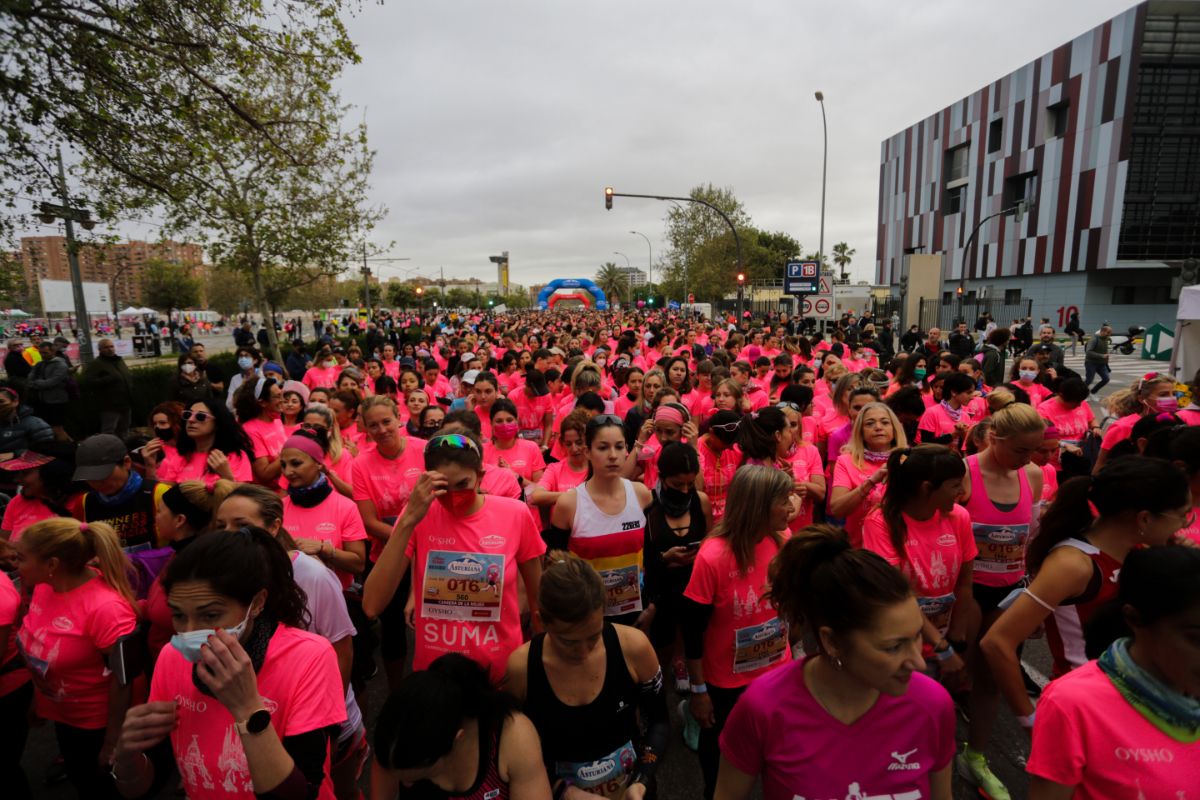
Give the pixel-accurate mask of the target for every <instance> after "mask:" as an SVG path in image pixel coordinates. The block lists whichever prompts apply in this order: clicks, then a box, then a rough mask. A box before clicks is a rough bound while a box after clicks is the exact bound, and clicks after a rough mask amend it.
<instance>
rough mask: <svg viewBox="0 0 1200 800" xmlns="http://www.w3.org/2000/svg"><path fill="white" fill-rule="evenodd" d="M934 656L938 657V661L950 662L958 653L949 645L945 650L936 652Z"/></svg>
mask: <svg viewBox="0 0 1200 800" xmlns="http://www.w3.org/2000/svg"><path fill="white" fill-rule="evenodd" d="M933 655H934V656H935V657H937V660H938V661H949V660H950V659H952V658H954V656H956V655H957V653H955V652H954V648H953V647H950V646H949V645H947V646H946V649H945V650H934V651H933Z"/></svg>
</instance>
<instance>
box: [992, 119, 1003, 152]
mask: <svg viewBox="0 0 1200 800" xmlns="http://www.w3.org/2000/svg"><path fill="white" fill-rule="evenodd" d="M1002 149H1004V120H1002V119H994V120H992V121H991V124H989V125H988V152H989V153H998V152H1000V151H1001V150H1002Z"/></svg>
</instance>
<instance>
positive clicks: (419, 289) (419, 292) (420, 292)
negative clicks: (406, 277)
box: [417, 286, 425, 295]
mask: <svg viewBox="0 0 1200 800" xmlns="http://www.w3.org/2000/svg"><path fill="white" fill-rule="evenodd" d="M417 294H419V295H421V294H425V289H424V288H422V287H420V286H418V287H417Z"/></svg>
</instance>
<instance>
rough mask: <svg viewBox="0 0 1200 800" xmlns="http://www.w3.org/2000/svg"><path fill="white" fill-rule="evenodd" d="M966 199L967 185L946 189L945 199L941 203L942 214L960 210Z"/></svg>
mask: <svg viewBox="0 0 1200 800" xmlns="http://www.w3.org/2000/svg"><path fill="white" fill-rule="evenodd" d="M966 199H967V187H965V186H955V187H954V188H953V189H947V190H946V200H945V202H943V203H942V213H943V214H957V213H958V212H960V211H962V209H963V203H965V202H966Z"/></svg>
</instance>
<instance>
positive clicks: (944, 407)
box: [917, 372, 975, 451]
mask: <svg viewBox="0 0 1200 800" xmlns="http://www.w3.org/2000/svg"><path fill="white" fill-rule="evenodd" d="M941 388H942V391H941V395H940V397H941V401H940V402H939V403H937V404H936V405H932V406H930V407H929V408H927V409H926V410H925V413H924V414H923V415H921V421H920V422H918V423H917V442H918V443H919V444H943V445H946V446H947V447H949V448H950V449H951V450H956V451H957V450H962V449H963V445H964V443H965V442H966V438H967V431H968V430H969V429H970V427H971V425H972V424H973V422H974V421H973V420H972V419H971V414H970V411H969V410H968V408H967V406H968V404H969V403H970V402H971V400H973V399H974V397H975V381H973V380H971V376H970V375H964V374H963V373H961V372H951V373H948V374H946V375H945V376H944V377H943V378H942V387H941Z"/></svg>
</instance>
